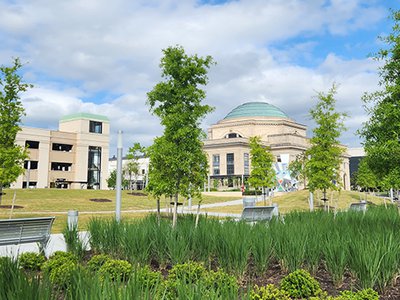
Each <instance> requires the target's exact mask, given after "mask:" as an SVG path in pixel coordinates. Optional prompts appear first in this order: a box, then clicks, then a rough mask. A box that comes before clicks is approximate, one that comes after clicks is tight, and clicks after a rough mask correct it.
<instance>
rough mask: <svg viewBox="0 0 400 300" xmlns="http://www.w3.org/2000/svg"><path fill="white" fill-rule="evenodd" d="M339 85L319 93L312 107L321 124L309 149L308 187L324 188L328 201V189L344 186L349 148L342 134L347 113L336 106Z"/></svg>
mask: <svg viewBox="0 0 400 300" xmlns="http://www.w3.org/2000/svg"><path fill="white" fill-rule="evenodd" d="M335 94H336V86H335V85H333V86H332V88H331V89H330V90H329V91H328V93H327V94H325V93H322V92H320V93H318V102H317V104H316V106H315V107H314V108H312V109H311V110H310V115H311V117H312V119H313V120H314V121H315V123H316V124H317V127H315V128H314V129H313V137H312V138H311V139H310V143H311V147H310V148H309V149H308V150H307V151H306V156H307V157H309V159H308V162H307V164H306V170H307V171H306V174H307V178H308V188H309V190H310V192H314V191H316V190H322V191H323V193H324V196H323V199H324V201H326V199H327V198H326V191H327V190H328V189H333V190H340V182H341V180H340V163H341V162H342V155H343V153H344V151H345V149H344V147H342V146H340V144H339V140H338V138H339V137H340V134H341V132H342V131H343V130H345V127H344V125H343V120H344V118H345V117H346V115H345V114H343V113H339V112H337V111H336V110H335V103H336V100H335V97H334V96H335Z"/></svg>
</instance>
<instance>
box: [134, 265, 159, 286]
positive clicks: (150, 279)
mask: <svg viewBox="0 0 400 300" xmlns="http://www.w3.org/2000/svg"><path fill="white" fill-rule="evenodd" d="M162 280H163V277H162V274H161V272H158V271H157V272H156V271H152V270H151V269H150V267H149V266H144V267H143V268H139V269H137V270H136V271H135V281H137V282H138V283H140V284H141V285H143V286H144V287H146V288H150V289H153V288H155V287H157V286H158V285H159V284H160V283H161V282H162Z"/></svg>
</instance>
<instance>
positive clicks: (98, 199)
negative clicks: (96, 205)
mask: <svg viewBox="0 0 400 300" xmlns="http://www.w3.org/2000/svg"><path fill="white" fill-rule="evenodd" d="M89 200H90V201H92V202H112V201H111V200H110V199H102V198H92V199H89Z"/></svg>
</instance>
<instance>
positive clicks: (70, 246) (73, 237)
mask: <svg viewBox="0 0 400 300" xmlns="http://www.w3.org/2000/svg"><path fill="white" fill-rule="evenodd" d="M63 236H64V240H65V243H66V246H67V251H68V252H72V253H73V254H74V255H76V257H78V258H79V259H82V258H83V256H84V255H85V250H86V245H85V243H84V242H83V241H81V239H80V238H79V231H78V227H77V226H74V227H73V228H69V225H68V223H65V226H64V229H63Z"/></svg>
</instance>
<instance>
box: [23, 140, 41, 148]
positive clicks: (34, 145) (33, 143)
mask: <svg viewBox="0 0 400 300" xmlns="http://www.w3.org/2000/svg"><path fill="white" fill-rule="evenodd" d="M25 147H27V148H29V149H39V142H38V141H25Z"/></svg>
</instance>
